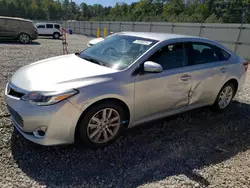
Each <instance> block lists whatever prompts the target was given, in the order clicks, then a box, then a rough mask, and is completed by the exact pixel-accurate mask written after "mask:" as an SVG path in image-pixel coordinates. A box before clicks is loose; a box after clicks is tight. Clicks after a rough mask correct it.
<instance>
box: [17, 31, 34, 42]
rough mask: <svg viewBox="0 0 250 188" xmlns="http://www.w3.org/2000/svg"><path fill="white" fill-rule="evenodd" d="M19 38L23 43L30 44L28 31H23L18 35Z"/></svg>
mask: <svg viewBox="0 0 250 188" xmlns="http://www.w3.org/2000/svg"><path fill="white" fill-rule="evenodd" d="M18 40H19V42H20V43H21V44H29V43H30V41H31V40H30V36H29V35H28V34H26V33H21V34H20V35H19V36H18Z"/></svg>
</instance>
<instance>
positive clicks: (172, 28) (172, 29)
mask: <svg viewBox="0 0 250 188" xmlns="http://www.w3.org/2000/svg"><path fill="white" fill-rule="evenodd" d="M173 31H174V22H172V27H171V33H173Z"/></svg>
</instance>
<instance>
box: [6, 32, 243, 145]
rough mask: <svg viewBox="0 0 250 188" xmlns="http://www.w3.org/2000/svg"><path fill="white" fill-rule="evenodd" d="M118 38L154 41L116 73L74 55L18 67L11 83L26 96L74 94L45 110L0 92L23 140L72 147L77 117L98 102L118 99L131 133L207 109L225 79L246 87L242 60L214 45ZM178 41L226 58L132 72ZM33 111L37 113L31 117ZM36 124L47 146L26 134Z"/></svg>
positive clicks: (173, 39) (171, 38)
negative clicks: (211, 48) (18, 119)
mask: <svg viewBox="0 0 250 188" xmlns="http://www.w3.org/2000/svg"><path fill="white" fill-rule="evenodd" d="M118 34H119V33H118ZM120 34H121V35H132V36H140V37H144V38H150V39H154V40H158V41H159V42H158V43H156V44H155V45H154V46H152V48H150V49H148V51H146V52H145V53H144V54H142V55H141V56H140V57H139V58H138V59H137V60H136V61H135V62H134V63H132V64H131V65H130V66H129V67H128V68H126V69H124V70H121V71H118V70H114V69H111V68H107V67H103V66H100V65H97V64H93V63H91V62H88V61H86V60H83V59H81V58H79V57H77V56H76V55H75V54H69V55H64V56H59V57H53V58H49V59H45V60H42V61H39V62H36V63H32V64H30V65H27V66H25V67H22V68H21V69H19V70H18V71H17V72H16V73H15V74H14V75H13V77H12V79H11V83H12V84H14V85H15V86H16V87H18V88H22V89H23V90H25V91H27V92H29V91H54V90H56V91H60V90H67V89H77V90H78V91H79V93H78V94H77V95H74V96H73V97H70V98H69V99H68V100H65V101H63V102H60V103H58V104H55V105H51V106H47V107H40V106H35V105H32V104H30V103H28V102H27V101H20V99H17V98H13V97H11V96H9V95H8V94H7V91H5V100H6V102H7V104H8V105H10V106H11V107H12V108H14V109H15V110H16V111H17V112H18V113H20V115H21V116H22V117H23V118H24V122H25V125H24V127H23V128H20V129H23V130H22V131H24V132H23V133H22V134H24V136H25V137H26V138H28V139H29V140H32V141H33V142H36V143H39V144H43V145H57V144H65V143H72V142H74V133H75V128H76V125H77V122H78V120H79V118H80V116H81V114H82V113H83V112H84V111H85V110H86V109H87V108H89V107H90V106H91V105H93V104H95V103H96V102H98V101H100V100H103V99H117V100H120V101H122V102H123V103H124V104H126V105H127V107H128V109H129V113H130V119H129V125H128V127H129V128H130V127H133V126H136V125H138V124H141V123H144V122H147V121H150V120H154V119H157V118H162V117H164V116H168V115H173V114H177V113H180V112H184V111H187V110H190V109H194V108H198V107H201V106H206V105H212V104H213V103H214V101H215V99H216V97H217V95H218V93H219V91H220V89H221V88H222V87H223V85H224V84H225V83H226V82H227V81H228V80H230V79H235V80H237V81H238V83H239V87H238V89H241V88H242V86H243V84H244V82H245V79H246V73H245V71H244V67H243V66H242V64H241V63H242V62H243V59H241V58H240V57H238V56H237V55H236V54H234V53H233V52H232V51H231V50H229V49H227V48H225V47H224V46H222V45H220V44H218V43H217V42H214V41H211V40H209V39H204V38H199V37H191V36H183V35H172V34H159V33H134V32H123V33H120ZM178 42H181V43H183V42H205V43H209V44H212V45H216V46H218V47H220V48H222V49H223V50H225V51H227V52H228V53H230V54H231V57H230V59H229V60H227V61H221V62H214V63H208V64H200V65H193V66H186V67H181V68H176V69H171V70H164V71H163V72H161V73H155V74H154V73H149V74H143V75H133V73H134V71H135V70H136V68H137V67H139V66H140V64H141V63H144V62H145V61H146V60H147V59H148V58H149V57H150V56H151V55H152V54H153V53H154V52H156V51H157V50H158V49H159V48H161V47H163V46H165V45H168V44H172V43H178ZM222 68H226V69H227V71H226V73H222V72H221V69H222ZM185 74H188V75H190V76H191V79H189V80H187V81H182V80H181V79H180V78H181V77H182V76H183V75H185ZM55 75H56V76H55ZM34 112H36V113H35V114H36V116H35V117H34ZM41 123H44V124H46V125H48V126H49V133H48V135H46V136H48V139H47V138H46V137H45V139H47V140H46V141H42V142H41V141H37V139H35V138H32V136H31V137H29V136H27V135H26V134H25V132H30V131H32V130H34V129H35V128H36V127H37V126H38V124H39V125H41ZM62 131H63V134H61V132H62Z"/></svg>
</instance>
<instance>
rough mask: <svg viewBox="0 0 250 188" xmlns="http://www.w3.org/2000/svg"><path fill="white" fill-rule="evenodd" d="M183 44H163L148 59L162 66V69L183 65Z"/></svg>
mask: <svg viewBox="0 0 250 188" xmlns="http://www.w3.org/2000/svg"><path fill="white" fill-rule="evenodd" d="M184 57H185V54H184V46H183V44H182V43H175V44H170V45H167V46H164V47H162V48H160V49H159V50H157V52H155V53H154V54H153V55H152V56H151V57H150V58H149V59H148V61H153V62H155V63H158V64H160V65H161V66H162V68H163V70H169V69H174V68H179V67H183V66H184V60H185V58H184Z"/></svg>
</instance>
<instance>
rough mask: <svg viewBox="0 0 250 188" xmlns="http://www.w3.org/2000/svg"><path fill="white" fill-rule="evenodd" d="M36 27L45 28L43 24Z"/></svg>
mask: <svg viewBox="0 0 250 188" xmlns="http://www.w3.org/2000/svg"><path fill="white" fill-rule="evenodd" d="M37 28H45V25H38V26H37Z"/></svg>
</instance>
